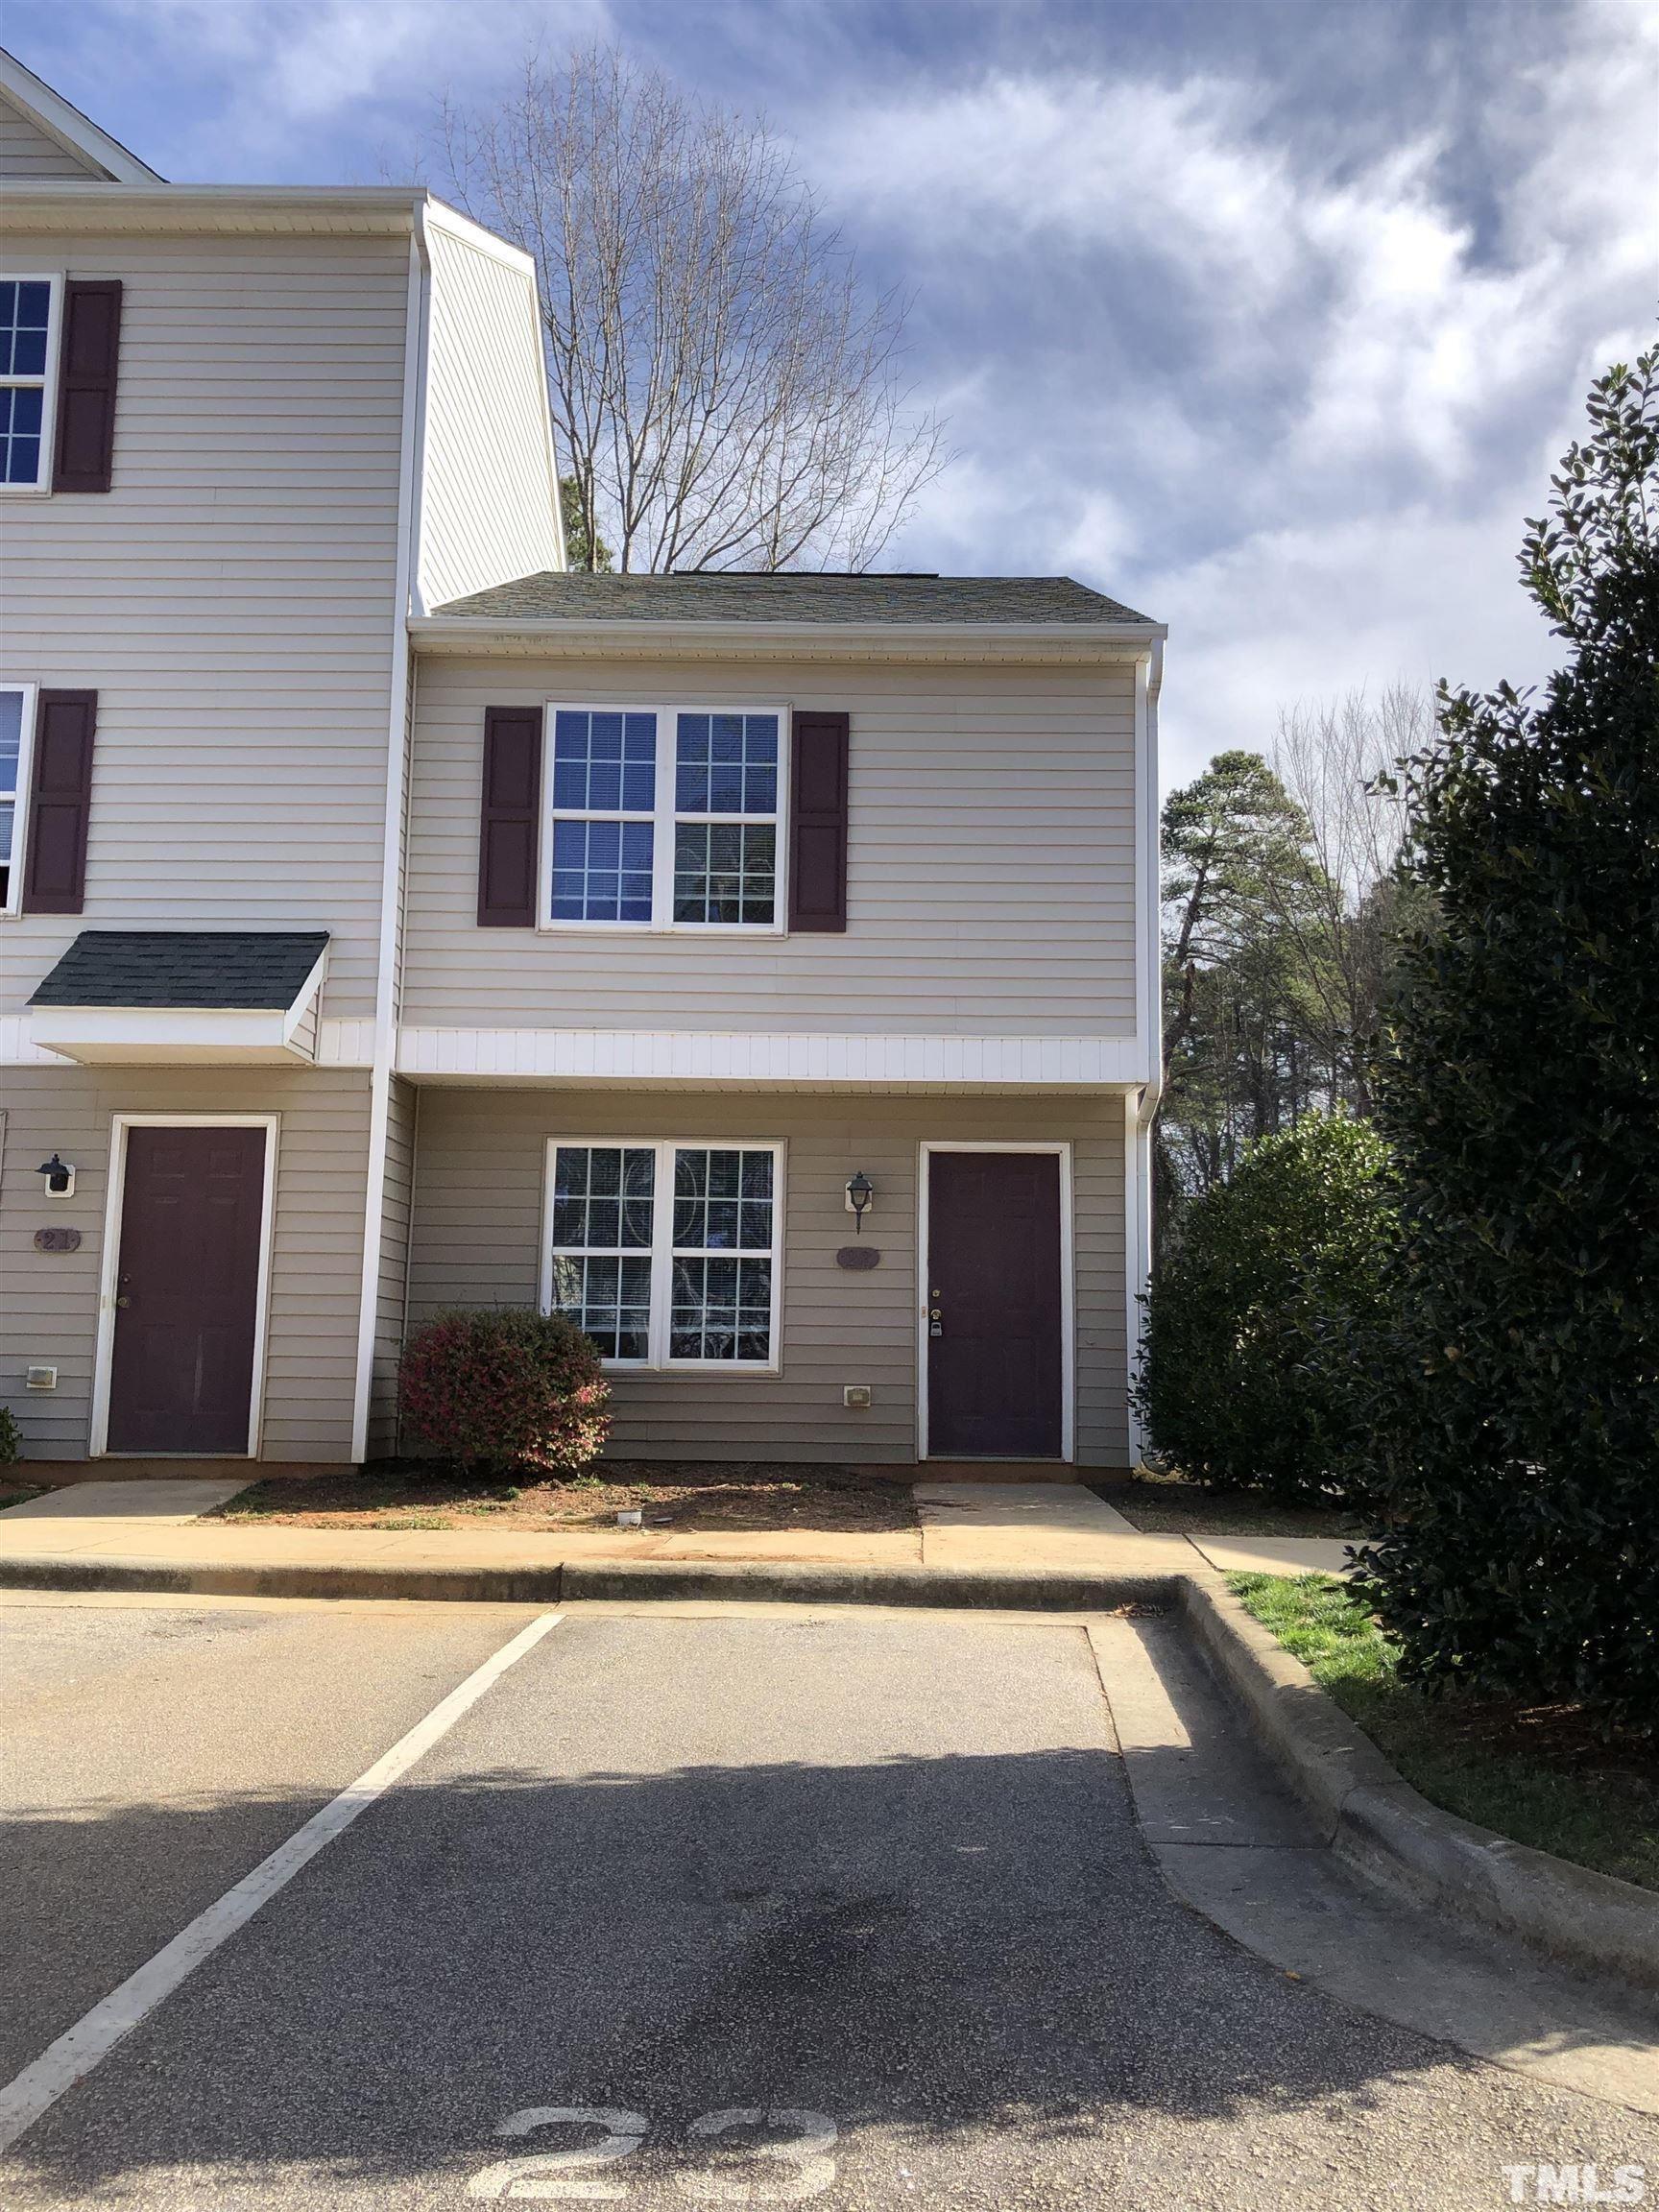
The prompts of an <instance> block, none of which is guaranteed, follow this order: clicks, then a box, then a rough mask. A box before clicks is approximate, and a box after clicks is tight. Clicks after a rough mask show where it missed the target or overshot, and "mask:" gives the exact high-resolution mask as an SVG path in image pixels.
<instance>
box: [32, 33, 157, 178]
mask: <svg viewBox="0 0 1659 2212" xmlns="http://www.w3.org/2000/svg"><path fill="white" fill-rule="evenodd" d="M0 177H8V178H14V179H19V180H20V179H24V178H28V179H31V180H53V179H56V180H59V181H63V180H72V181H80V180H84V181H87V182H93V183H96V182H100V181H102V182H105V183H112V184H159V183H162V182H163V181H164V180H163V179H162V178H160V177H158V176H157V175H156V171H155V170H154V169H152V168H150V167H149V165H148V164H147V163H146V162H143V161H140V160H139V158H138V156H137V155H136V154H130V153H129V152H128V150H127V148H126V147H125V146H123V145H122V144H121V142H120V140H119V139H118V138H111V137H110V135H109V133H108V132H107V131H100V130H99V128H98V126H97V124H96V123H94V122H93V121H92V120H91V118H90V117H89V116H86V115H83V114H82V112H81V110H80V108H76V107H72V106H71V104H70V103H69V102H68V101H67V100H65V99H64V98H63V96H62V94H61V93H60V92H54V91H53V89H52V87H51V85H50V84H45V83H44V82H43V81H42V80H41V79H40V78H38V77H36V74H35V72H34V70H33V69H26V68H25V67H24V66H23V64H22V62H21V61H19V60H17V58H16V56H15V55H14V54H8V53H7V52H6V50H5V49H4V47H0Z"/></svg>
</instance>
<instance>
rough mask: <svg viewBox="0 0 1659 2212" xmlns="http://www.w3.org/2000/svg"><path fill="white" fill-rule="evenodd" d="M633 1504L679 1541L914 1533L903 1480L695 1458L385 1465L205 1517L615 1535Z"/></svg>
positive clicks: (298, 1481) (269, 1484)
mask: <svg viewBox="0 0 1659 2212" xmlns="http://www.w3.org/2000/svg"><path fill="white" fill-rule="evenodd" d="M634 1506H640V1507H642V1508H643V1509H644V1514H645V1527H647V1528H657V1529H672V1530H674V1531H675V1532H676V1533H679V1534H690V1533H696V1532H699V1531H707V1530H713V1529H726V1530H730V1531H733V1532H736V1531H743V1530H750V1529H805V1528H812V1529H820V1528H821V1529H832V1530H844V1531H850V1532H852V1533H854V1534H865V1533H869V1532H878V1531H880V1530H882V1529H891V1528H899V1529H905V1528H914V1527H916V1509H915V1505H914V1503H912V1500H911V1496H910V1485H909V1483H908V1481H889V1480H885V1479H882V1478H881V1477H879V1476H875V1475H868V1474H865V1473H863V1472H862V1471H860V1470H859V1469H857V1468H853V1467H843V1466H825V1467H803V1466H801V1465H800V1464H799V1463H794V1462H792V1463H790V1464H787V1465H784V1464H781V1463H778V1462H774V1461H764V1460H757V1461H755V1462H753V1463H750V1462H744V1463H743V1464H742V1465H733V1463H732V1462H731V1461H730V1460H701V1459H649V1460H647V1459H606V1460H603V1461H601V1462H599V1464H598V1466H597V1467H596V1469H595V1471H594V1472H593V1473H591V1474H589V1475H581V1476H577V1477H574V1478H572V1479H565V1480H539V1479H535V1478H533V1477H529V1476H526V1477H522V1478H520V1479H519V1480H518V1481H517V1482H516V1483H488V1482H477V1481H470V1482H469V1481H468V1480H466V1479H464V1478H461V1477H459V1476H454V1475H442V1474H434V1473H430V1472H427V1471H425V1470H424V1469H423V1468H422V1466H421V1463H420V1462H419V1461H413V1462H411V1461H404V1462H396V1461H394V1462H381V1463H378V1464H375V1465H372V1466H370V1467H366V1468H365V1469H364V1470H363V1472H362V1473H361V1474H352V1475H318V1476H312V1477H308V1478H297V1477H293V1476H285V1477H280V1478H276V1479H271V1480H268V1481H264V1482H255V1483H254V1484H253V1485H252V1487H251V1488H250V1489H247V1490H244V1491H241V1492H240V1493H239V1494H238V1495H237V1496H236V1497H235V1498H232V1499H230V1500H229V1501H228V1503H226V1504H224V1505H221V1506H220V1507H218V1509H217V1511H216V1512H215V1513H214V1514H213V1516H212V1518H213V1519H215V1520H222V1521H244V1520H258V1521H261V1522H267V1523H276V1524H277V1525H279V1526H284V1527H310V1528H467V1527H477V1526H478V1525H479V1524H480V1523H484V1524H487V1525H493V1526H495V1527H513V1528H613V1527H615V1525H616V1515H617V1513H618V1511H619V1510H623V1509H626V1508H630V1507H634Z"/></svg>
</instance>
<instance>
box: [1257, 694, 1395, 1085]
mask: <svg viewBox="0 0 1659 2212" xmlns="http://www.w3.org/2000/svg"><path fill="white" fill-rule="evenodd" d="M1433 721H1434V711H1433V703H1432V701H1431V698H1430V696H1429V694H1428V693H1427V692H1426V691H1424V690H1421V689H1419V688H1417V687H1416V686H1414V685H1409V684H1405V683H1398V684H1391V685H1388V686H1387V688H1386V689H1384V690H1383V691H1380V692H1378V693H1377V694H1376V695H1375V697H1373V696H1372V695H1371V694H1370V693H1368V692H1366V691H1364V690H1358V691H1348V692H1345V693H1344V694H1343V695H1342V697H1341V698H1339V699H1334V700H1322V701H1318V702H1315V703H1313V704H1311V705H1305V704H1301V703H1299V704H1298V705H1297V706H1295V707H1292V708H1286V709H1281V711H1280V716H1279V734H1278V737H1277V739H1276V741H1275V743H1274V747H1273V765H1274V767H1275V768H1276V769H1277V771H1278V773H1279V777H1280V780H1281V781H1282V782H1283V783H1284V785H1285V787H1286V790H1287V791H1288V792H1289V793H1290V795H1291V797H1292V798H1293V799H1294V800H1295V802H1296V804H1297V805H1298V806H1300V808H1301V809H1302V812H1303V813H1304V815H1306V817H1307V820H1308V826H1309V832H1310V844H1311V848H1312V857H1313V860H1314V862H1315V865H1314V867H1313V868H1312V869H1311V870H1310V872H1309V876H1308V880H1307V883H1306V885H1305V886H1304V887H1302V892H1301V896H1300V897H1299V898H1298V900H1297V902H1296V903H1295V904H1294V906H1290V905H1287V906H1286V910H1285V912H1284V913H1283V915H1282V916H1281V921H1282V924H1283V926H1284V928H1285V930H1286V935H1287V937H1288V938H1289V940H1290V942H1291V943H1292V945H1293V946H1294V947H1295V949H1296V953H1297V958H1298V965H1299V967H1300V969H1301V973H1302V976H1303V980H1304V984H1305V988H1306V990H1307V992H1308V995H1309V998H1310V1001H1311V1003H1312V1004H1313V1005H1314V1006H1315V1007H1317V1008H1318V1009H1319V1011H1320V1014H1321V1017H1322V1019H1321V1022H1320V1026H1321V1028H1322V1030H1323V1031H1324V1035H1323V1036H1322V1037H1321V1038H1320V1040H1319V1044H1320V1046H1321V1049H1322V1051H1323V1052H1324V1053H1325V1054H1326V1056H1327V1062H1328V1065H1329V1067H1330V1068H1331V1070H1332V1076H1333V1080H1334V1085H1335V1088H1336V1090H1337V1093H1338V1094H1346V1095H1347V1096H1349V1097H1350V1098H1351V1099H1352V1101H1353V1103H1354V1104H1355V1105H1356V1106H1357V1107H1358V1110H1359V1112H1360V1113H1362V1114H1366V1113H1369V1112H1370V1110H1371V1097H1370V1085H1369V1081H1368V1078H1367V1063H1368V1047H1369V1044H1370V1040H1371V1038H1372V1037H1373V1035H1374V1034H1375V1031H1376V1026H1377V1017H1378V1009H1379V1007H1380V1005H1381V1002H1382V998H1383V986H1384V983H1385V981H1386V978H1387V969H1388V960H1389V956H1390V948H1391V946H1392V945H1393V943H1394V941H1395V936H1396V932H1397V928H1398V921H1399V917H1398V915H1397V913H1396V911H1395V909H1396V905H1397V902H1398V899H1399V896H1400V891H1399V886H1398V885H1397V883H1396V881H1395V878H1394V862H1395V859H1396V857H1397V856H1398V854H1399V851H1400V842H1401V838H1402V836H1403V835H1404V833H1405V827H1406V816H1405V804H1404V801H1403V799H1402V798H1401V796H1400V794H1399V793H1398V791H1396V790H1395V789H1393V788H1392V787H1391V786H1390V785H1389V783H1388V782H1387V781H1386V779H1387V778H1388V776H1389V772H1390V771H1391V770H1392V769H1393V767H1394V765H1395V763H1396V762H1397V761H1399V760H1401V759H1402V758H1404V757H1405V756H1407V754H1412V753H1416V752H1418V751H1419V750H1420V749H1421V748H1422V746H1423V745H1424V744H1425V743H1426V742H1427V740H1428V738H1429V735H1430V733H1431V730H1432V728H1433Z"/></svg>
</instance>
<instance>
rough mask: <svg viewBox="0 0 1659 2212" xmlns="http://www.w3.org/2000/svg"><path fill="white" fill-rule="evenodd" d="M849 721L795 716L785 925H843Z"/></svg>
mask: <svg viewBox="0 0 1659 2212" xmlns="http://www.w3.org/2000/svg"><path fill="white" fill-rule="evenodd" d="M851 733H852V725H851V718H850V717H849V716H848V715H846V714H822V713H812V714H797V715H796V716H795V728H794V755H793V765H794V773H793V775H792V777H791V779H790V786H789V789H790V800H789V926H790V928H791V929H823V930H832V929H845V928H846V926H847V756H848V751H849V746H850V741H851Z"/></svg>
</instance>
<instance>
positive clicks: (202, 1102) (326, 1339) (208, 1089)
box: [0, 1068, 369, 1461]
mask: <svg viewBox="0 0 1659 2212" xmlns="http://www.w3.org/2000/svg"><path fill="white" fill-rule="evenodd" d="M0 1085H3V1089H4V1096H5V1101H6V1105H7V1107H8V1109H9V1112H8V1121H9V1128H8V1131H7V1138H8V1142H7V1145H6V1151H5V1157H4V1161H3V1162H0V1403H4V1404H6V1405H8V1406H10V1407H11V1408H12V1412H13V1413H14V1414H15V1415H16V1417H17V1419H18V1421H19V1423H20V1424H21V1425H22V1429H23V1436H24V1454H25V1456H26V1457H29V1458H36V1459H75V1458H80V1457H82V1456H83V1455H84V1453H85V1451H86V1444H87V1434H88V1422H89V1418H90V1411H91V1394H92V1369H93V1356H94V1349H95V1345H96V1339H97V1328H98V1297H99V1273H100V1268H101V1266H102V1262H103V1246H104V1221H105V1203H106V1198H107V1195H108V1172H109V1144H110V1130H111V1117H112V1116H113V1115H115V1114H117V1113H163V1112H164V1113H180V1114H209V1113H236V1112H243V1113H252V1114H276V1115H278V1116H279V1117H280V1127H279V1129H278V1133H277V1151H276V1214H275V1221H274V1228H273V1238H272V1259H271V1298H270V1318H269V1327H268V1333H267V1346H266V1361H265V1420H264V1435H263V1442H262V1446H261V1455H262V1457H264V1458H266V1459H276V1460H320V1461H331V1460H332V1461H340V1460H345V1459H347V1458H349V1455H350V1450H351V1401H352V1383H353V1374H354V1365H355V1355H356V1343H357V1302H358V1296H359V1291H360V1287H361V1274H362V1254H363V1179H364V1174H365V1171H366V1164H367V1158H368V1142H369V1084H368V1079H367V1077H366V1076H363V1075H360V1074H348V1073H340V1074H325V1073H320V1072H315V1071H311V1070H301V1069H296V1070H294V1071H293V1072H292V1073H290V1072H289V1071H288V1070H285V1069H247V1070H231V1069H225V1070H212V1071H211V1072H204V1071H203V1070H189V1071H186V1070H157V1069H110V1070H98V1071H94V1070H91V1069H77V1068H72V1069H65V1070H61V1071H60V1070H56V1069H44V1068H8V1069H6V1070H4V1071H3V1073H0ZM54 1150H56V1151H58V1152H59V1153H60V1154H61V1156H62V1157H63V1158H64V1159H65V1160H68V1161H72V1162H73V1163H74V1166H75V1195H74V1196H73V1198H71V1199H67V1200H56V1201H48V1200H46V1199H44V1198H42V1196H41V1194H40V1193H41V1188H42V1185H41V1178H40V1177H39V1176H38V1175H36V1174H35V1173H34V1172H33V1170H34V1169H35V1168H36V1166H38V1165H39V1163H40V1162H41V1161H42V1160H44V1159H46V1158H47V1157H49V1155H50V1154H51V1153H52V1152H53V1151H54ZM47 1227H68V1228H75V1229H79V1230H80V1232H81V1238H82V1242H81V1247H80V1249H79V1251H76V1252H72V1253H42V1252H36V1250H35V1248H34V1238H35V1232H36V1229H41V1228H47ZM36 1362H43V1363H45V1364H48V1365H55V1366H56V1367H57V1369H58V1373H59V1383H58V1388H57V1390H56V1391H55V1392H54V1393H52V1394H51V1395H50V1396H48V1395H46V1394H44V1393H41V1392H37V1391H33V1390H27V1391H26V1390H25V1389H24V1387H23V1371H24V1369H25V1368H26V1367H27V1366H29V1365H31V1364H34V1363H36Z"/></svg>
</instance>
